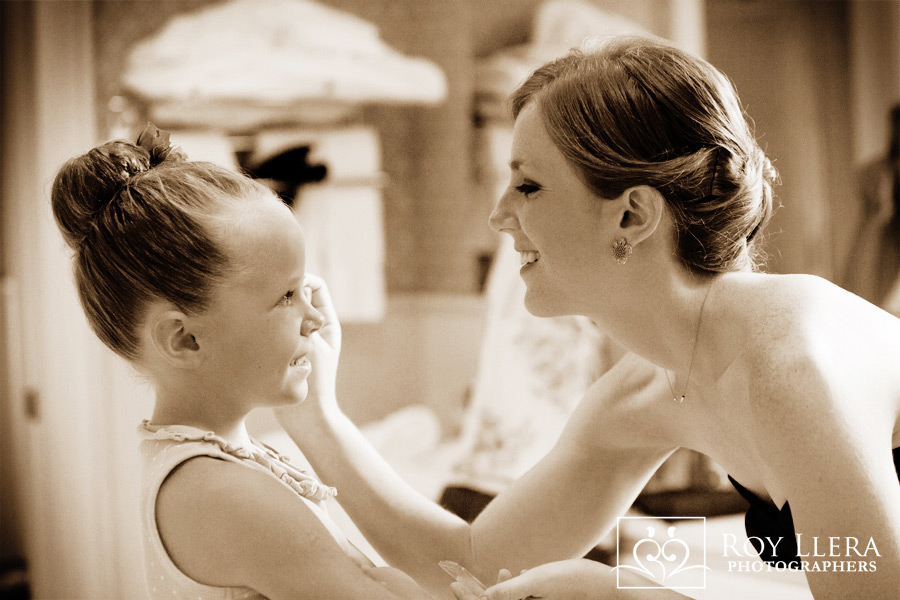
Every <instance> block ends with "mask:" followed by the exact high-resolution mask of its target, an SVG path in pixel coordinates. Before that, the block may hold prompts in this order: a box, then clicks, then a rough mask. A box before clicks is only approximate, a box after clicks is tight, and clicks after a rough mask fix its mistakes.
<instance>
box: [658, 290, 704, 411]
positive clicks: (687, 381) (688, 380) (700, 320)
mask: <svg viewBox="0 0 900 600" xmlns="http://www.w3.org/2000/svg"><path fill="white" fill-rule="evenodd" d="M713 283H714V282H713ZM712 286H713V284H712V283H710V284H709V287H708V288H706V295H704V296H703V302H701V303H700V314H699V316H698V317H697V330H696V331H695V332H694V347H693V348H691V362H690V363H689V364H688V372H687V377H685V379H684V389H683V390H682V391H681V396H679V395H677V394H676V393H675V388H674V387H672V382H671V381H670V380H669V370H668V369H663V372H664V373H665V374H666V383H668V384H669V390H670V391H671V392H672V400H673V401H674V402H675V403H676V404H681V403H682V402H684V399H685V394H687V389H688V385H690V383H691V371H693V370H694V357H695V356H696V354H697V341H698V340H699V339H700V325H701V324H702V323H703V309H704V308H705V307H706V299H707V298H709V291H710V290H711V289H712Z"/></svg>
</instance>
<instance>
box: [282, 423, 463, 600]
mask: <svg viewBox="0 0 900 600" xmlns="http://www.w3.org/2000/svg"><path fill="white" fill-rule="evenodd" d="M302 417H303V418H302V419H300V418H287V419H285V418H280V419H279V420H280V421H281V423H282V425H283V426H284V427H285V429H286V430H287V432H288V434H289V435H290V436H291V438H292V439H293V440H294V442H295V443H296V444H297V445H298V446H299V447H300V449H301V450H303V452H304V454H305V455H306V457H307V459H308V460H309V462H310V464H311V465H312V466H313V468H314V469H315V471H316V472H317V473H318V475H319V476H320V477H321V478H322V479H323V480H324V481H325V482H327V483H328V485H332V486H334V487H336V488H337V489H338V493H339V495H338V501H339V502H340V504H341V506H342V507H343V508H344V510H346V511H347V514H348V515H349V516H350V517H351V518H352V519H353V521H354V523H355V524H356V526H357V527H358V528H359V530H360V532H361V533H362V534H363V535H364V536H365V537H366V539H367V540H368V541H369V542H370V543H371V544H372V546H373V547H374V548H375V549H376V550H377V551H378V553H379V554H380V555H381V556H382V557H383V558H384V559H385V560H386V561H387V562H388V563H389V564H391V566H394V567H396V568H399V569H401V570H403V571H405V572H407V573H409V574H410V575H412V576H413V577H414V578H416V580H418V581H420V582H421V583H423V585H428V586H429V587H437V588H439V589H444V590H446V589H447V586H448V584H449V583H450V580H449V578H448V577H447V575H446V574H445V573H444V572H443V571H441V570H440V568H439V567H438V565H437V562H438V561H439V560H454V561H457V562H460V563H464V564H467V563H469V562H470V539H469V525H468V524H467V523H466V522H465V521H463V520H462V519H460V518H459V517H457V516H456V515H453V514H452V513H450V512H448V511H446V510H444V509H443V508H441V507H440V506H439V505H437V504H436V503H435V502H433V501H432V500H430V499H428V498H426V497H424V496H423V495H422V494H420V493H419V492H418V491H416V490H415V489H413V488H412V487H411V486H410V485H409V484H407V483H406V482H405V481H404V480H403V479H402V478H401V477H400V476H399V475H398V474H397V473H396V472H395V471H394V469H393V468H392V467H391V466H390V465H389V464H388V463H387V462H386V461H385V460H384V459H383V458H382V457H381V456H380V455H379V454H378V452H377V451H376V450H375V449H374V448H373V447H372V446H371V444H369V442H368V440H366V438H365V437H364V436H363V435H362V434H361V433H360V431H359V429H357V427H356V426H355V425H354V424H353V423H352V422H351V421H350V420H349V419H348V418H347V417H346V416H345V415H344V414H343V413H341V412H340V411H339V410H328V411H324V410H316V411H309V412H306V413H305V414H303V415H302Z"/></svg>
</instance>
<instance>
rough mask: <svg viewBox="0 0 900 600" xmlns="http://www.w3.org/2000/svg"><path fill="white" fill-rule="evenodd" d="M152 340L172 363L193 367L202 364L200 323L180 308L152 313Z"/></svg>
mask: <svg viewBox="0 0 900 600" xmlns="http://www.w3.org/2000/svg"><path fill="white" fill-rule="evenodd" d="M150 319H151V322H150V324H149V325H150V341H151V343H152V344H153V347H154V348H155V349H156V351H157V353H158V354H159V355H160V357H162V358H163V359H164V360H165V361H166V362H168V363H169V364H170V365H172V366H175V367H180V368H191V367H194V366H196V365H198V364H200V362H201V360H202V358H203V352H202V351H201V348H200V343H199V341H198V335H197V333H198V331H199V326H198V324H196V323H194V321H193V320H192V319H191V318H190V317H188V316H187V315H185V314H184V313H182V312H181V311H178V310H161V311H159V312H155V313H151V316H150Z"/></svg>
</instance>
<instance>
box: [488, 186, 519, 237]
mask: <svg viewBox="0 0 900 600" xmlns="http://www.w3.org/2000/svg"><path fill="white" fill-rule="evenodd" d="M507 196H509V192H508V191H507V192H505V193H504V194H503V195H502V196H500V199H499V200H497V204H495V205H494V210H492V211H491V216H490V218H488V223H489V224H490V226H491V229H493V230H494V231H503V230H505V229H513V228H514V227H515V225H516V219H515V217H514V216H513V214H512V212H510V210H509V199H508V197H507Z"/></svg>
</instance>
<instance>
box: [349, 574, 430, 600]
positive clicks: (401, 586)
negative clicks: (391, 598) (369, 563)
mask: <svg viewBox="0 0 900 600" xmlns="http://www.w3.org/2000/svg"><path fill="white" fill-rule="evenodd" d="M363 572H364V573H365V574H366V575H368V576H369V577H370V578H372V579H374V580H375V581H377V582H379V583H380V584H381V585H383V586H384V587H386V588H387V589H388V590H390V591H391V592H393V593H394V594H396V595H397V596H399V597H400V598H421V599H422V600H430V599H431V596H429V595H428V593H427V592H425V590H423V589H422V588H421V587H419V584H417V583H416V582H415V581H414V580H413V578H412V577H410V576H409V575H407V574H406V573H404V572H403V571H400V570H399V569H394V568H391V567H363Z"/></svg>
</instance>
